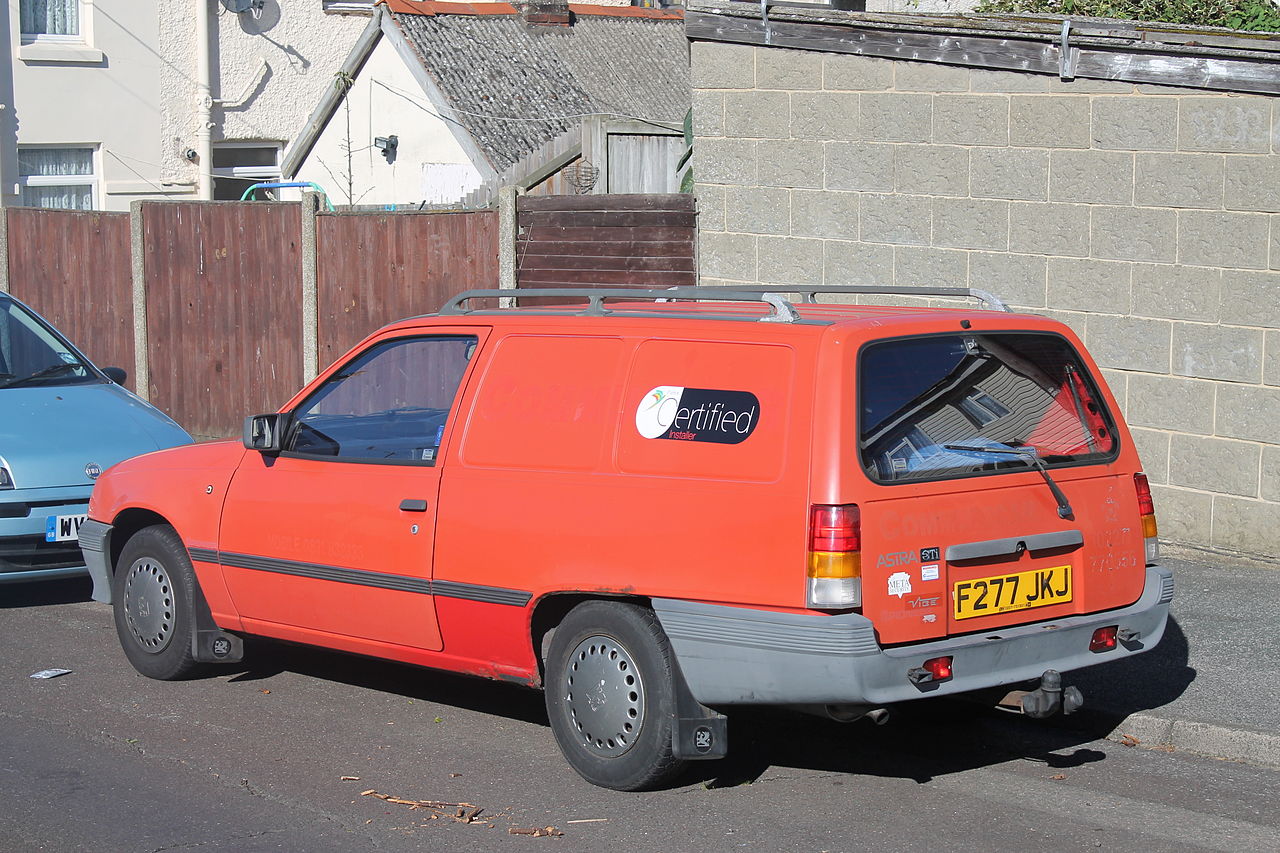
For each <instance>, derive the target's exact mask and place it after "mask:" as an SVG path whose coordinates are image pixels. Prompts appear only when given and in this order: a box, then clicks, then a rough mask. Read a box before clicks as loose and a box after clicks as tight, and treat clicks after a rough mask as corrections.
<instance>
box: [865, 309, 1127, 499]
mask: <svg viewBox="0 0 1280 853" xmlns="http://www.w3.org/2000/svg"><path fill="white" fill-rule="evenodd" d="M858 405H859V421H858V422H859V431H860V436H859V448H860V450H861V454H862V464H863V467H864V468H866V470H867V472H868V473H869V474H870V475H871V477H872V479H874V480H877V481H879V482H898V481H920V480H937V479H944V478H950V477H962V476H969V475H973V474H982V473H987V472H997V471H1005V470H1025V469H1026V468H1028V467H1031V466H1032V465H1033V464H1034V463H1033V462H1031V460H1030V458H1029V457H1030V456H1031V455H1034V456H1036V457H1039V458H1040V459H1041V460H1043V462H1044V464H1046V465H1048V466H1054V465H1068V464H1083V463H1089V462H1099V461H1104V460H1108V459H1112V458H1114V457H1115V454H1116V440H1115V429H1114V422H1113V420H1112V418H1111V414H1110V412H1108V411H1107V408H1106V404H1105V403H1104V402H1103V400H1102V396H1101V395H1100V394H1099V393H1098V391H1097V387H1096V386H1095V385H1094V383H1093V381H1092V380H1091V378H1090V376H1089V372H1088V370H1087V369H1086V368H1085V367H1084V365H1083V364H1082V363H1081V362H1080V357H1079V356H1078V355H1077V354H1076V352H1075V350H1074V349H1072V347H1071V345H1070V344H1068V343H1067V341H1066V339H1064V338H1062V337H1059V336H1057V335H1049V334H1034V333H1027V332H1019V333H1003V334H984V335H931V336H926V337H916V338H901V339H897V340H888V341H883V342H878V343H874V344H869V345H868V346H866V347H864V348H863V349H862V352H861V354H860V356H859V363H858Z"/></svg>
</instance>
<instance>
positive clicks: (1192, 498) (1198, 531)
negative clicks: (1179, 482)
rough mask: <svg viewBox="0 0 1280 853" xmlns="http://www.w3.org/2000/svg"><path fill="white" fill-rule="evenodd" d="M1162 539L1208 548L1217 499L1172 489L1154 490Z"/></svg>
mask: <svg viewBox="0 0 1280 853" xmlns="http://www.w3.org/2000/svg"><path fill="white" fill-rule="evenodd" d="M1151 497H1152V500H1154V501H1155V505H1156V523H1157V524H1158V525H1159V526H1160V538H1161V539H1167V540H1168V541H1170V542H1185V543H1187V544H1194V545H1206V544H1208V542H1209V538H1210V525H1211V524H1212V523H1213V496H1212V495H1209V494H1207V493H1204V492H1191V491H1187V490H1186V489H1179V488H1173V487H1171V486H1155V485H1153V486H1152V487H1151Z"/></svg>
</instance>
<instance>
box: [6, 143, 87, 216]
mask: <svg viewBox="0 0 1280 853" xmlns="http://www.w3.org/2000/svg"><path fill="white" fill-rule="evenodd" d="M96 185H97V177H96V175H95V174H94V171H93V149H92V148H87V147H85V148H19V149H18V203H19V204H21V205H22V206H23V207H54V208H58V209H61V210H93V209H94V206H95V205H94V201H95V194H96V193H95V189H96Z"/></svg>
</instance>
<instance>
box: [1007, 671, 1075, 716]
mask: <svg viewBox="0 0 1280 853" xmlns="http://www.w3.org/2000/svg"><path fill="white" fill-rule="evenodd" d="M1083 704H1084V694H1082V693H1081V692H1080V690H1079V689H1078V688H1076V687H1063V686H1062V673H1060V672H1058V671H1057V670H1056V669H1046V670H1045V671H1044V674H1043V675H1041V676H1040V686H1039V687H1037V688H1036V689H1035V690H1031V691H1028V692H1027V693H1024V694H1023V696H1022V713H1024V714H1026V715H1027V716H1028V717H1033V718H1034V719H1037V720H1043V719H1044V718H1046V717H1052V716H1053V715H1054V714H1056V713H1058V711H1059V710H1061V711H1062V713H1063V714H1070V713H1071V712H1072V711H1078V710H1080V706H1082V705H1083Z"/></svg>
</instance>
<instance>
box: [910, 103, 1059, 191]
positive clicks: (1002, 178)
mask: <svg viewBox="0 0 1280 853" xmlns="http://www.w3.org/2000/svg"><path fill="white" fill-rule="evenodd" d="M935 127H936V119H935ZM969 194H970V195H972V196H973V197H974V198H1006V199H1022V200H1026V201H1045V200H1046V199H1047V198H1048V197H1049V152H1048V151H1044V150H1042V149H1037V148H974V149H972V150H971V151H970V152H969Z"/></svg>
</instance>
